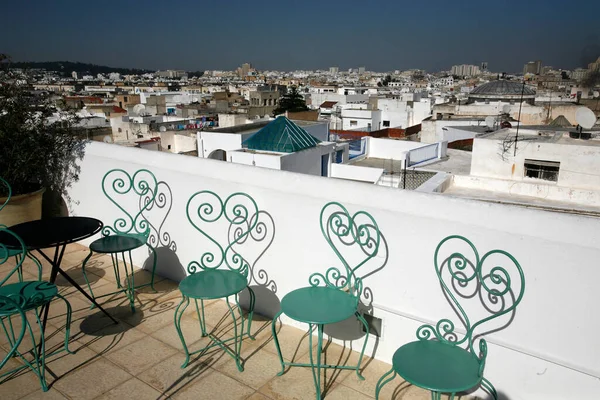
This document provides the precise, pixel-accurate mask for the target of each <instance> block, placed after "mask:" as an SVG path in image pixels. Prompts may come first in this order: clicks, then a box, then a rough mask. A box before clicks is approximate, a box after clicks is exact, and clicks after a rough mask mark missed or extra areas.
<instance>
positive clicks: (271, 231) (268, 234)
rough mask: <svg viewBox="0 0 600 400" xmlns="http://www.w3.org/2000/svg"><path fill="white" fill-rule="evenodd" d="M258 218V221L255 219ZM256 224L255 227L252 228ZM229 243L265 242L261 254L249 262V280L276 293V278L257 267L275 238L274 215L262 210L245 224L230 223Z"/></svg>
mask: <svg viewBox="0 0 600 400" xmlns="http://www.w3.org/2000/svg"><path fill="white" fill-rule="evenodd" d="M255 220H256V221H255ZM253 225H254V229H250V228H251V227H252V226H253ZM244 232H250V234H248V235H244ZM228 238H229V243H230V244H235V245H240V246H242V245H244V244H245V243H246V242H247V241H249V240H252V241H254V242H256V243H260V244H263V246H262V247H261V249H260V252H259V254H258V255H257V256H256V257H255V258H254V261H252V262H248V267H249V273H248V277H249V278H248V282H249V284H251V283H252V282H254V284H255V285H258V286H264V287H266V288H268V289H269V290H271V291H272V292H274V293H277V284H276V283H275V281H274V280H272V279H269V275H268V273H267V271H265V270H264V269H259V268H258V267H257V264H258V262H259V261H260V259H261V258H262V257H263V255H264V254H265V253H266V252H267V250H268V249H269V247H271V244H272V243H273V239H275V222H274V221H273V217H271V215H270V214H269V213H268V212H266V211H264V210H260V211H258V213H256V214H254V215H253V216H252V217H251V218H250V220H248V221H246V224H245V225H244V226H242V225H239V224H238V225H234V224H233V223H232V224H230V225H229V233H228Z"/></svg>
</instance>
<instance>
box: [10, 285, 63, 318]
mask: <svg viewBox="0 0 600 400" xmlns="http://www.w3.org/2000/svg"><path fill="white" fill-rule="evenodd" d="M57 294H58V288H57V287H56V285H55V284H53V283H50V282H45V281H25V282H19V283H11V284H9V285H5V286H0V296H4V297H8V298H10V299H12V300H13V301H14V302H15V303H18V304H20V305H21V309H22V310H23V311H28V310H32V309H34V308H37V307H40V306H42V305H44V304H46V303H48V302H50V301H51V300H52V299H53V298H54V296H56V295H57ZM16 313H17V310H16V308H15V307H14V306H11V305H9V304H2V301H1V300H0V316H2V317H6V316H9V315H13V314H16Z"/></svg>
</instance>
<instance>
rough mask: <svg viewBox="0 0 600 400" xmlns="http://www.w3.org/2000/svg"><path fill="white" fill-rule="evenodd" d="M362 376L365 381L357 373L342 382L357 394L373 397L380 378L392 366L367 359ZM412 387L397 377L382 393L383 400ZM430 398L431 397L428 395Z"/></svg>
mask: <svg viewBox="0 0 600 400" xmlns="http://www.w3.org/2000/svg"><path fill="white" fill-rule="evenodd" d="M361 369H362V375H363V376H364V377H365V380H364V381H363V380H360V379H359V378H358V377H357V376H356V374H355V373H352V374H349V375H348V376H347V378H346V379H344V380H343V381H342V384H343V385H344V386H347V387H349V388H352V389H354V390H356V391H357V392H360V393H362V394H365V395H367V396H373V395H374V393H375V388H376V385H377V382H378V381H379V378H381V377H382V376H383V375H384V374H385V373H386V372H388V371H389V370H390V369H391V365H389V364H386V363H384V362H381V361H379V360H375V359H370V358H368V357H365V358H364V359H363V366H362V367H361ZM408 386H410V385H409V384H408V383H407V382H405V381H403V380H402V378H400V377H396V379H394V380H393V381H391V382H389V383H388V384H387V385H385V386H384V387H383V389H382V391H381V395H380V398H381V399H391V398H392V397H393V393H394V392H403V391H404V390H405V388H406V387H408ZM428 396H429V397H428V398H431V396H430V395H429V394H428Z"/></svg>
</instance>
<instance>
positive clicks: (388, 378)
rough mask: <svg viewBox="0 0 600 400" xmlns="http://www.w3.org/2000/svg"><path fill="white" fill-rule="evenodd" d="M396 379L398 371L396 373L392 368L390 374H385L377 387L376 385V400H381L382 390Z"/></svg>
mask: <svg viewBox="0 0 600 400" xmlns="http://www.w3.org/2000/svg"><path fill="white" fill-rule="evenodd" d="M390 375H391V376H390ZM395 377H396V371H394V368H392V369H390V370H389V371H388V372H386V373H385V374H383V376H382V377H381V378H379V380H378V381H377V385H375V400H379V393H380V392H381V389H383V387H384V386H385V385H387V384H388V383H389V382H390V381H392V380H394V378H395Z"/></svg>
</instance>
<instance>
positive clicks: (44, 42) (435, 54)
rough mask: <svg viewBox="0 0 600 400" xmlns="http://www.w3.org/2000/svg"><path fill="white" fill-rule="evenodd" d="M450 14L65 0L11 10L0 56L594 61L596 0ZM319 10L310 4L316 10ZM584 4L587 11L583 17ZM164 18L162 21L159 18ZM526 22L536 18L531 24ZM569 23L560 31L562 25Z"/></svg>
mask: <svg viewBox="0 0 600 400" xmlns="http://www.w3.org/2000/svg"><path fill="white" fill-rule="evenodd" d="M467 3H468V4H459V5H454V6H452V7H448V5H447V3H444V2H441V1H438V0H433V1H431V2H429V3H427V6H425V5H422V4H396V3H394V2H379V3H378V4H376V5H365V4H364V3H363V2H358V1H354V0H351V1H347V2H344V3H336V4H331V3H316V2H313V1H307V2H304V3H302V5H301V6H297V5H289V4H281V3H277V2H273V1H262V2H258V3H257V2H255V3H252V5H249V4H248V3H245V2H238V1H233V2H230V3H228V6H227V7H224V6H222V5H218V4H213V3H210V4H202V6H201V7H199V6H198V3H195V2H192V1H180V2H177V3H175V4H173V5H170V6H169V7H168V8H167V9H166V10H165V5H164V3H158V2H154V1H148V2H146V3H144V6H140V5H139V4H137V3H133V2H132V3H128V2H125V3H123V4H120V5H119V7H118V8H115V9H114V10H111V11H110V12H108V13H107V12H106V10H102V12H99V9H98V7H96V6H94V5H91V4H81V3H77V2H71V1H65V2H61V3H60V4H46V2H42V1H32V2H28V3H27V4H21V3H13V4H11V7H10V8H8V7H7V8H6V9H5V10H4V11H5V14H6V15H5V23H4V24H2V26H0V37H1V38H2V39H0V49H1V51H2V52H4V53H7V54H9V55H11V56H12V58H13V60H14V61H63V60H69V61H79V62H85V63H94V64H99V65H110V66H115V67H123V68H144V69H153V70H158V69H184V70H188V71H195V70H214V69H217V70H235V68H237V67H238V66H239V65H241V64H242V63H244V62H250V63H252V64H253V65H254V66H255V67H256V68H257V69H259V70H283V71H291V70H316V69H322V70H327V69H328V68H329V67H331V66H338V67H339V68H340V71H343V70H347V69H348V68H358V67H359V66H363V65H364V66H366V69H367V70H371V71H379V72H385V71H392V70H396V69H400V70H406V69H413V68H418V69H425V70H427V71H432V72H434V71H441V70H449V69H450V68H451V67H452V65H455V64H474V65H479V64H480V63H481V62H483V61H487V62H488V64H489V68H490V70H492V71H498V72H500V71H503V72H519V71H521V70H522V67H523V64H524V63H526V62H528V61H532V60H542V62H543V64H544V65H551V66H554V67H556V68H565V69H575V68H578V67H584V68H585V67H586V64H587V63H589V62H591V61H594V60H595V59H596V58H597V56H598V54H600V37H599V36H598V34H597V33H596V32H595V31H594V29H595V28H594V26H595V25H594V21H593V16H594V15H597V14H598V12H600V5H599V4H589V3H584V2H582V1H575V2H572V3H570V4H569V7H568V8H567V9H564V8H565V7H564V6H559V5H560V4H561V3H559V2H558V1H556V0H550V1H538V0H535V1H532V2H529V3H528V9H531V10H535V13H534V12H533V11H531V12H523V10H522V7H521V5H522V4H521V3H519V2H516V1H507V2H506V4H505V5H504V6H502V7H498V6H497V5H495V4H479V3H475V2H467ZM317 4H318V7H315V5H317ZM584 5H585V10H586V12H583V11H582V10H583V9H584V8H583V6H584ZM169 12H171V13H172V15H169ZM532 15H534V16H532ZM569 20H576V21H577V22H578V24H579V25H578V26H575V27H571V28H570V30H569V31H565V26H566V25H565V24H566V22H567V21H569Z"/></svg>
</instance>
